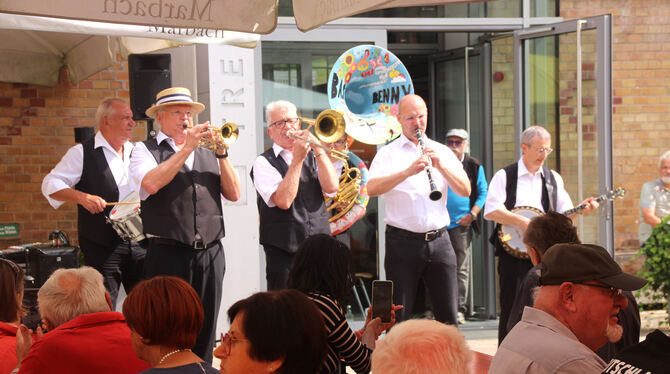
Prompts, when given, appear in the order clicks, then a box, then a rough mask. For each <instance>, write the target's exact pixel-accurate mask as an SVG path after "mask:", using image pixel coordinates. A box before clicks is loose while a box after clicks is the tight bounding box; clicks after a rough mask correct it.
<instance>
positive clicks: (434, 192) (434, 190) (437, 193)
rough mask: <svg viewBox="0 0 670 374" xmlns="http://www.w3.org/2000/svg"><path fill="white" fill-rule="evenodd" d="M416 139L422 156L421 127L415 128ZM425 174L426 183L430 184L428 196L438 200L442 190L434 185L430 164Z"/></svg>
mask: <svg viewBox="0 0 670 374" xmlns="http://www.w3.org/2000/svg"><path fill="white" fill-rule="evenodd" d="M416 139H417V140H418V141H419V150H421V156H423V155H424V152H423V148H424V146H425V145H424V143H423V134H422V133H421V129H416ZM426 174H428V183H429V184H430V195H428V196H429V197H430V199H431V200H433V201H437V200H440V199H441V198H442V191H440V190H438V189H437V185H435V181H434V180H433V174H432V173H431V172H430V166H428V167H427V168H426Z"/></svg>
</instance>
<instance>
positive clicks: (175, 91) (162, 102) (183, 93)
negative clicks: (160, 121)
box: [146, 87, 205, 118]
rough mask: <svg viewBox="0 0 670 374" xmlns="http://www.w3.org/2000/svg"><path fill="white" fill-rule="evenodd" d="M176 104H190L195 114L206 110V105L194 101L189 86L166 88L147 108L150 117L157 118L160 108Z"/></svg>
mask: <svg viewBox="0 0 670 374" xmlns="http://www.w3.org/2000/svg"><path fill="white" fill-rule="evenodd" d="M175 104H179V105H190V106H191V112H192V113H193V115H196V114H198V113H200V112H202V111H203V110H205V106H204V105H203V104H200V103H198V102H196V101H193V98H192V97H191V91H189V89H188V88H184V87H170V88H166V89H164V90H163V91H161V92H159V93H158V94H157V95H156V103H155V104H154V105H152V106H151V108H149V109H147V111H146V114H147V116H149V117H150V118H156V111H157V110H158V109H160V108H163V107H166V106H168V105H175Z"/></svg>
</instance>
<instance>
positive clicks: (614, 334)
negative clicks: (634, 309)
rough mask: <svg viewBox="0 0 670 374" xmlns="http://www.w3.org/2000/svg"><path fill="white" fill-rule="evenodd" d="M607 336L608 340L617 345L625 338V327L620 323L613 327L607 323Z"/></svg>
mask: <svg viewBox="0 0 670 374" xmlns="http://www.w3.org/2000/svg"><path fill="white" fill-rule="evenodd" d="M605 336H606V337H607V340H608V341H609V342H610V343H616V342H618V341H619V340H621V336H623V327H621V325H619V324H618V323H615V324H613V325H611V324H609V323H607V328H606V329H605Z"/></svg>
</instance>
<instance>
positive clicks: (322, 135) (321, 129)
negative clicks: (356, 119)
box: [286, 109, 349, 163]
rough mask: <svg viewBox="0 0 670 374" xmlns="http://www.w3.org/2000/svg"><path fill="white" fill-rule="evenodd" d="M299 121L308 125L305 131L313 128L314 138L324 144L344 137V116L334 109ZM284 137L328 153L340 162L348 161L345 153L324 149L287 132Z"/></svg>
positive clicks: (322, 146)
mask: <svg viewBox="0 0 670 374" xmlns="http://www.w3.org/2000/svg"><path fill="white" fill-rule="evenodd" d="M299 119H300V121H301V122H305V123H307V124H309V127H307V129H309V128H311V127H312V126H314V135H316V137H317V138H318V139H319V140H321V141H322V142H324V143H334V142H336V141H337V140H339V139H340V138H341V137H342V136H344V132H345V129H346V127H347V123H346V121H345V120H344V115H343V114H342V113H341V112H340V111H337V110H334V109H326V110H324V111H323V112H321V113H319V115H318V116H317V117H316V119H311V118H303V117H300V118H299ZM286 135H287V136H290V137H292V138H295V139H300V140H302V141H304V142H307V143H309V144H311V145H315V146H317V147H319V148H321V149H323V150H325V151H326V152H328V153H329V154H330V155H331V156H333V157H334V158H336V159H338V160H342V161H343V162H345V163H346V162H347V159H349V157H348V156H347V154H346V153H344V152H340V151H338V150H336V149H332V148H330V147H326V146H325V145H323V144H321V143H317V142H315V141H312V140H309V139H307V138H303V137H301V136H299V135H295V134H291V133H289V132H287V133H286Z"/></svg>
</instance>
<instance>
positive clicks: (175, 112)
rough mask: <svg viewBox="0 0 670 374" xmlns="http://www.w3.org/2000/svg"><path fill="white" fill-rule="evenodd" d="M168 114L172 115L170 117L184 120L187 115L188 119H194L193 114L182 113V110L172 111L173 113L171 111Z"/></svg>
mask: <svg viewBox="0 0 670 374" xmlns="http://www.w3.org/2000/svg"><path fill="white" fill-rule="evenodd" d="M168 113H170V115H172V116H173V117H176V118H183V117H184V115H186V117H192V116H193V113H191V112H182V111H181V110H172V111H169V112H168Z"/></svg>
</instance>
